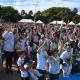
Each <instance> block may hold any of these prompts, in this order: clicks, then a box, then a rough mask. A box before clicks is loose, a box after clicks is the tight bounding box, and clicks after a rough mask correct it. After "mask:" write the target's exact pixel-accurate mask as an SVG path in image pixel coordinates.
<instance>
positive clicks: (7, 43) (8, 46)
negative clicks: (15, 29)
mask: <svg viewBox="0 0 80 80" xmlns="http://www.w3.org/2000/svg"><path fill="white" fill-rule="evenodd" d="M2 37H3V38H4V47H3V50H5V51H9V52H13V51H14V42H15V36H14V34H13V33H12V32H7V31H5V32H4V33H3V34H2Z"/></svg>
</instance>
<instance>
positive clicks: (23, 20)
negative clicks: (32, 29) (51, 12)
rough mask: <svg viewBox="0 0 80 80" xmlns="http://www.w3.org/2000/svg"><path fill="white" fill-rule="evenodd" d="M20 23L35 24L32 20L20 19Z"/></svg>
mask: <svg viewBox="0 0 80 80" xmlns="http://www.w3.org/2000/svg"><path fill="white" fill-rule="evenodd" d="M19 22H20V23H35V22H34V21H33V20H32V19H21V20H20V21H19Z"/></svg>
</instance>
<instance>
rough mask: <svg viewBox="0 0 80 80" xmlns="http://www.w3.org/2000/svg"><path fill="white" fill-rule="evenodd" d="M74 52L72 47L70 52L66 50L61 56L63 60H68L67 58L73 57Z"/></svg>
mask: <svg viewBox="0 0 80 80" xmlns="http://www.w3.org/2000/svg"><path fill="white" fill-rule="evenodd" d="M72 53H73V49H71V50H70V52H68V51H64V52H63V53H62V54H61V56H60V58H61V59H62V60H63V62H66V60H67V59H69V58H70V57H71V55H72Z"/></svg>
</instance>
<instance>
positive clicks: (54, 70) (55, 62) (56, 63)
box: [47, 56, 60, 74]
mask: <svg viewBox="0 0 80 80" xmlns="http://www.w3.org/2000/svg"><path fill="white" fill-rule="evenodd" d="M47 63H48V64H49V73H51V74H59V72H60V60H59V57H56V58H55V59H54V57H52V56H51V57H49V58H48V60H47Z"/></svg>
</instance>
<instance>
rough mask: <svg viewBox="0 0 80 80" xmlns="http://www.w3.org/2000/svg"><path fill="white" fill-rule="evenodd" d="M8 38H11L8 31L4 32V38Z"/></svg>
mask: <svg viewBox="0 0 80 80" xmlns="http://www.w3.org/2000/svg"><path fill="white" fill-rule="evenodd" d="M8 37H9V34H8V31H4V32H3V34H2V38H3V39H6V38H8Z"/></svg>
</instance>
